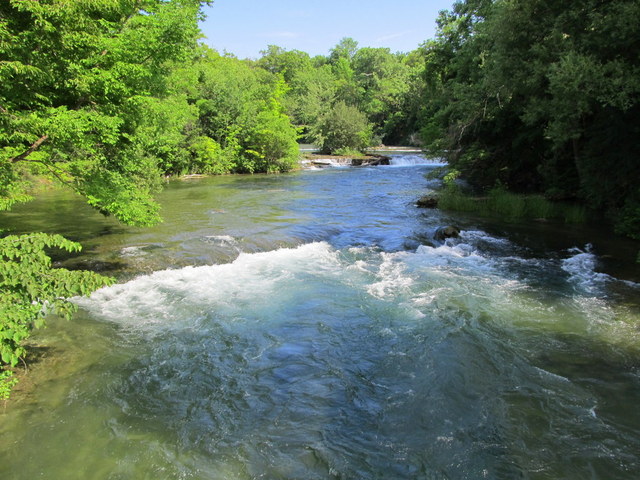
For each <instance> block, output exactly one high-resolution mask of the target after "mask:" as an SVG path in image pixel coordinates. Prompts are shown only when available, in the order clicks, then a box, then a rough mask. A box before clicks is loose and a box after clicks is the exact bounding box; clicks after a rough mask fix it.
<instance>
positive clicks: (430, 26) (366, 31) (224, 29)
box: [201, 0, 454, 58]
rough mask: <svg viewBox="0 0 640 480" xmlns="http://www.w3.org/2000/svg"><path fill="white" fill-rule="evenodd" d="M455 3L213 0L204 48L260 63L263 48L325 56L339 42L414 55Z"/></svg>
mask: <svg viewBox="0 0 640 480" xmlns="http://www.w3.org/2000/svg"><path fill="white" fill-rule="evenodd" d="M453 2H454V0H432V1H430V0H423V1H419V0H413V1H411V0H386V1H382V0H369V1H362V0H360V1H356V0H320V1H309V0H271V1H265V0H216V1H215V2H214V4H213V6H212V7H210V8H205V13H206V14H207V19H206V20H205V22H203V23H202V25H201V28H202V31H203V32H204V34H205V35H206V37H207V38H206V39H205V43H207V44H208V45H209V46H211V47H213V48H215V49H216V50H218V51H220V52H221V53H222V52H223V51H225V50H226V51H227V52H229V53H233V54H235V55H237V56H238V57H239V58H259V57H260V50H264V49H265V48H266V47H267V45H278V46H280V47H283V48H286V49H287V50H293V49H298V50H303V51H305V52H307V53H309V54H310V55H311V56H314V55H326V54H328V53H329V49H331V48H332V47H333V46H335V45H336V44H337V43H338V42H339V41H340V39H341V38H343V37H351V38H353V39H355V40H356V41H357V42H358V44H359V46H360V47H389V48H390V49H391V51H393V52H408V51H411V50H414V49H415V48H417V47H418V45H420V43H422V42H423V41H425V40H427V39H429V38H433V36H434V34H435V19H436V17H437V16H438V12H439V11H440V10H447V9H450V8H451V6H452V5H453Z"/></svg>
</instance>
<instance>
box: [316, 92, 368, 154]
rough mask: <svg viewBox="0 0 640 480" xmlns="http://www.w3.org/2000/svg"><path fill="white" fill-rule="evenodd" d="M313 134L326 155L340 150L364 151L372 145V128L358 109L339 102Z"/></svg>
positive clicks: (319, 121)
mask: <svg viewBox="0 0 640 480" xmlns="http://www.w3.org/2000/svg"><path fill="white" fill-rule="evenodd" d="M312 134H313V136H314V139H315V142H316V144H317V145H318V146H319V147H320V148H321V150H322V151H323V152H325V153H333V152H335V151H337V150H339V149H345V148H347V149H352V150H358V151H362V150H364V149H365V148H367V147H369V146H370V145H371V144H372V138H373V132H372V126H371V124H369V122H368V121H367V117H366V115H365V114H364V113H362V112H361V111H360V110H358V108H356V107H353V106H350V105H347V104H346V103H344V102H338V103H337V104H336V105H335V106H333V108H331V110H329V111H328V112H327V113H325V114H324V115H323V116H322V117H320V119H319V120H318V123H317V125H314V127H313V130H312Z"/></svg>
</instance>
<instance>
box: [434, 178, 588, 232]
mask: <svg viewBox="0 0 640 480" xmlns="http://www.w3.org/2000/svg"><path fill="white" fill-rule="evenodd" d="M438 206H439V207H440V208H441V209H443V210H454V211H458V212H471V213H475V214H478V215H482V216H499V217H502V218H506V219H509V220H520V219H536V220H557V221H564V222H565V223H585V222H586V221H587V218H588V210H587V209H586V208H585V207H583V206H581V205H575V204H570V203H564V202H552V201H550V200H547V199H546V198H544V197H543V196H542V195H522V194H516V193H511V192H507V191H506V190H503V189H493V190H491V191H490V192H489V194H488V195H487V196H483V197H478V196H472V195H468V194H465V193H463V192H462V191H461V190H460V189H459V188H456V187H455V186H447V187H445V188H443V189H442V190H441V191H440V192H439V195H438Z"/></svg>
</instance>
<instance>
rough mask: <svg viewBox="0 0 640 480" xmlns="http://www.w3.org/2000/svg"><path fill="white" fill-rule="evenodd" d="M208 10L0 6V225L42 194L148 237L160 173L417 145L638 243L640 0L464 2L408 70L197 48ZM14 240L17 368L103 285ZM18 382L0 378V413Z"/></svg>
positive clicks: (377, 62) (362, 53)
mask: <svg viewBox="0 0 640 480" xmlns="http://www.w3.org/2000/svg"><path fill="white" fill-rule="evenodd" d="M204 3H208V2H204V1H200V0H117V1H115V0H74V1H73V2H69V1H66V0H41V1H38V2H34V1H30V0H5V1H3V2H2V3H0V210H6V209H9V208H11V206H12V205H13V204H15V203H16V202H24V201H27V200H29V199H30V197H31V195H32V193H33V189H34V185H35V184H37V183H38V181H37V180H36V179H42V178H43V177H45V178H49V179H50V180H52V181H54V182H57V183H61V184H64V185H66V186H68V187H69V188H72V189H73V190H75V191H76V192H78V193H79V194H80V195H82V196H84V198H85V199H86V200H87V202H88V203H89V204H90V205H92V206H93V207H95V208H96V209H98V210H99V211H101V212H102V213H104V214H107V215H114V216H115V217H116V218H118V219H119V220H120V221H122V222H124V223H127V224H132V225H151V224H153V223H155V222H158V221H159V220H160V215H159V208H158V206H157V204H156V203H155V201H154V200H153V194H154V193H155V192H156V191H157V190H158V189H159V188H160V187H161V185H162V179H163V177H165V176H167V175H181V174H191V173H204V174H225V173H258V172H264V173H277V172H286V171H288V170H291V169H292V168H294V167H295V166H296V164H297V159H298V141H302V142H309V143H315V144H316V145H318V146H319V147H320V148H321V149H322V150H323V151H324V152H326V153H346V154H352V153H353V152H355V151H361V150H363V149H365V148H367V147H369V146H371V145H377V144H380V143H385V144H414V145H422V146H423V147H424V148H425V149H426V150H427V151H428V152H429V153H431V154H433V155H437V156H444V157H446V158H447V159H448V161H449V163H450V166H451V168H452V169H454V172H452V174H451V175H453V176H455V174H457V173H458V172H460V173H461V174H462V175H463V176H464V177H466V178H467V179H468V180H469V182H470V183H472V184H473V185H475V186H476V187H477V188H481V189H495V187H496V186H499V187H500V188H502V189H509V190H512V191H516V192H525V193H527V192H533V193H544V194H545V195H546V196H547V197H548V198H550V199H555V200H570V201H579V202H583V203H585V204H587V205H589V206H590V207H592V208H594V209H597V210H600V211H604V212H607V213H608V214H609V215H610V217H611V218H612V219H614V221H615V225H616V228H617V230H618V231H619V232H621V233H624V234H626V235H629V236H631V237H634V238H640V188H639V186H638V180H639V179H640V168H639V164H640V162H639V160H638V158H639V155H640V152H639V149H640V147H639V144H638V141H637V139H638V138H640V135H639V134H640V131H639V130H640V107H639V106H638V94H639V91H640V71H639V68H640V66H639V56H640V45H639V42H640V40H639V39H640V32H638V29H639V25H640V4H639V3H638V2H637V1H635V0H610V1H607V2H603V1H601V0H579V1H576V2H560V1H559V0H544V1H543V0H463V1H458V2H456V3H455V4H454V6H453V8H452V10H451V11H445V12H441V14H440V17H439V19H438V31H437V36H436V38H435V39H433V40H429V41H427V42H426V43H425V44H424V45H422V46H421V47H420V48H418V49H416V50H415V51H413V52H410V53H393V52H391V51H390V50H389V49H387V48H368V47H363V48H359V46H358V43H357V42H356V41H355V40H353V39H351V38H344V39H343V40H341V41H340V42H339V43H338V44H337V45H336V46H335V47H334V48H333V49H331V50H330V51H329V52H328V55H326V56H316V57H311V56H309V55H308V54H307V53H305V52H301V51H298V50H292V51H287V50H284V49H282V48H280V47H277V46H269V47H268V48H267V49H266V50H265V51H264V52H262V56H261V57H260V58H259V59H257V60H239V59H237V58H235V57H233V56H232V55H228V54H225V55H220V54H219V53H217V52H215V51H213V50H211V49H209V48H207V47H206V46H204V45H202V44H201V43H200V36H201V34H200V31H199V29H198V21H199V20H200V19H201V10H200V8H201V6H202V4H204ZM451 175H450V176H451ZM451 178H453V177H451ZM9 233H11V232H5V233H4V235H6V236H4V238H0V364H5V365H10V366H15V365H16V364H17V363H18V362H19V361H20V359H21V358H22V357H23V356H24V355H25V350H24V348H23V342H24V340H25V339H26V338H27V337H28V335H29V332H30V331H31V329H32V328H34V326H37V325H40V324H42V320H43V318H44V316H45V314H46V313H47V312H49V311H52V310H55V311H57V312H58V313H60V314H63V315H67V316H68V315H71V314H72V312H73V305H72V304H71V303H69V302H67V301H66V300H65V299H66V298H67V297H70V296H73V295H78V294H87V293H89V292H90V291H91V290H92V289H95V288H97V287H99V286H100V285H105V284H108V283H109V282H111V281H113V280H112V279H109V278H105V277H101V276H99V275H96V274H93V273H87V272H69V271H67V270H64V269H56V268H52V264H51V260H50V258H49V256H48V254H47V253H46V252H47V251H48V250H50V249H52V248H59V249H66V250H71V251H73V250H76V249H78V248H80V246H79V245H77V244H75V243H73V242H69V241H67V240H65V239H64V238H62V237H59V236H56V235H44V234H39V233H34V234H31V235H22V236H15V235H9ZM12 383H13V380H12V379H11V372H10V371H8V370H7V371H1V370H0V398H1V397H3V396H5V395H7V394H8V390H9V388H10V386H11V385H12Z"/></svg>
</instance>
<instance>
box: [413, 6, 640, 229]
mask: <svg viewBox="0 0 640 480" xmlns="http://www.w3.org/2000/svg"><path fill="white" fill-rule="evenodd" d="M638 25H640V5H638V2H634V1H632V0H612V1H610V2H601V1H599V0H582V1H580V2H572V3H567V2H561V1H559V0H553V1H546V0H526V1H525V0H510V1H508V2H507V1H504V2H503V1H501V2H494V1H488V0H466V1H459V2H457V3H456V4H455V5H454V8H453V11H452V12H444V13H442V15H441V17H440V19H439V30H438V36H437V38H436V40H435V41H432V42H429V43H428V44H426V45H425V47H424V48H423V53H424V57H425V61H426V69H425V81H426V85H427V90H426V96H425V109H424V110H423V120H422V125H423V133H424V136H425V140H426V141H427V144H428V146H429V148H431V149H432V150H433V151H434V153H435V152H438V151H439V153H441V154H446V155H447V156H448V159H449V162H450V164H451V165H452V166H453V167H454V168H456V169H458V170H460V171H461V172H462V173H463V174H464V175H465V176H466V177H467V179H469V180H470V181H471V182H472V183H474V184H475V185H477V186H479V187H482V188H491V187H492V186H494V185H495V183H496V181H499V182H500V183H501V184H502V185H505V186H507V187H508V188H510V189H512V190H516V191H541V192H544V193H546V194H547V195H548V196H549V197H551V198H556V199H573V200H578V201H581V202H583V203H585V204H587V205H588V206H590V207H592V208H595V209H599V210H602V211H606V212H608V213H609V214H610V215H611V216H612V217H613V218H615V221H616V224H617V230H618V231H620V232H624V233H625V234H627V235H630V236H634V237H640V192H639V190H638V186H637V182H636V181H635V180H632V179H636V178H638V176H639V175H640V166H639V164H638V161H637V158H638V156H639V154H640V147H639V146H638V142H637V141H636V138H637V137H638V134H639V133H640V107H639V105H638V94H639V93H640V80H639V79H640V55H639V54H638V51H639V50H638V47H639V44H638V38H639V37H640V35H639V33H640V32H638V29H639V28H640V27H638Z"/></svg>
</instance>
